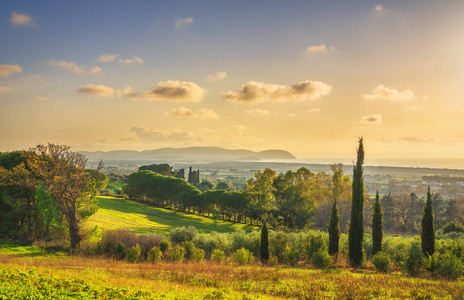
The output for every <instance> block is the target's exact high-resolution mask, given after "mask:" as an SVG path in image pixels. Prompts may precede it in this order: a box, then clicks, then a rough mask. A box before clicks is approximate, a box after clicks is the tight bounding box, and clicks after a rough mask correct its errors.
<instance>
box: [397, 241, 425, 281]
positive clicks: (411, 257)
mask: <svg viewBox="0 0 464 300" xmlns="http://www.w3.org/2000/svg"><path fill="white" fill-rule="evenodd" d="M423 264H424V255H423V254H422V248H421V245H420V244H419V243H417V242H413V243H412V244H411V248H410V249H409V253H408V255H407V257H406V260H405V261H404V263H403V265H402V269H403V270H404V271H405V272H406V273H408V274H409V275H411V276H415V275H418V274H419V273H420V272H421V270H422V266H423Z"/></svg>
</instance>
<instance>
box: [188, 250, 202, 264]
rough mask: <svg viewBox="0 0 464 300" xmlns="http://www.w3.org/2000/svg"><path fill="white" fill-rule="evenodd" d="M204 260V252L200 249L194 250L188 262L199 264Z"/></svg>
mask: <svg viewBox="0 0 464 300" xmlns="http://www.w3.org/2000/svg"><path fill="white" fill-rule="evenodd" d="M204 259H205V251H204V250H202V249H198V248H195V250H194V251H193V253H192V257H191V258H190V260H192V261H194V262H200V261H203V260H204Z"/></svg>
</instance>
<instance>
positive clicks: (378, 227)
mask: <svg viewBox="0 0 464 300" xmlns="http://www.w3.org/2000/svg"><path fill="white" fill-rule="evenodd" d="M382 238H383V212H382V205H381V203H380V198H379V191H377V194H376V195H375V203H374V207H373V216H372V255H375V254H376V253H377V252H379V251H382Z"/></svg>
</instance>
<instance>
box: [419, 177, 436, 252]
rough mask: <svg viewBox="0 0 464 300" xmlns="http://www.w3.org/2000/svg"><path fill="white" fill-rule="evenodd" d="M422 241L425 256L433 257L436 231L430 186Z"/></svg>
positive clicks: (423, 217)
mask: <svg viewBox="0 0 464 300" xmlns="http://www.w3.org/2000/svg"><path fill="white" fill-rule="evenodd" d="M421 241H422V252H423V253H424V254H425V255H433V253H434V252H435V229H434V226H433V204H432V195H431V194H430V186H429V188H428V190H427V202H425V207H424V215H423V216H422V230H421Z"/></svg>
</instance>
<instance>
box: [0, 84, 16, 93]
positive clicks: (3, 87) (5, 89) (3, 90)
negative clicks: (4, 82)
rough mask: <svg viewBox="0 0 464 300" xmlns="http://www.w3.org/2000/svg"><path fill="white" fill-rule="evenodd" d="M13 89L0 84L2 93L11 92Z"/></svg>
mask: <svg viewBox="0 0 464 300" xmlns="http://www.w3.org/2000/svg"><path fill="white" fill-rule="evenodd" d="M11 91H13V89H12V88H10V87H7V86H1V85H0V94H4V93H9V92H11Z"/></svg>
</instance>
